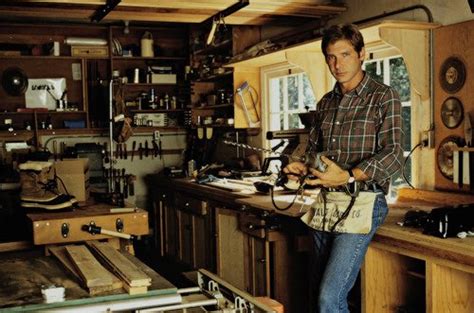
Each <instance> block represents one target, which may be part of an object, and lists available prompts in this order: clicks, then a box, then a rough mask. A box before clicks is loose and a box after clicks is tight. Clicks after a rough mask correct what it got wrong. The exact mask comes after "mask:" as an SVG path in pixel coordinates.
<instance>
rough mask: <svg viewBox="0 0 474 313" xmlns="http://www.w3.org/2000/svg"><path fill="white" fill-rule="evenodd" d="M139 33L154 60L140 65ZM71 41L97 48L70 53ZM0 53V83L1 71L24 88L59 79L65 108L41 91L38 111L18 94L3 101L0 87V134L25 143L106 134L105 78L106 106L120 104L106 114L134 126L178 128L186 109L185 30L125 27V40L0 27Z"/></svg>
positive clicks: (68, 30)
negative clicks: (70, 133)
mask: <svg viewBox="0 0 474 313" xmlns="http://www.w3.org/2000/svg"><path fill="white" fill-rule="evenodd" d="M145 32H149V33H150V34H151V36H152V37H153V45H152V50H153V51H152V52H153V53H154V55H153V56H149V57H142V56H141V51H140V48H141V47H140V45H141V39H142V37H143V35H144V34H145ZM72 41H75V42H76V44H74V43H71V42H72ZM78 41H79V42H80V41H82V42H84V41H89V42H90V41H94V42H97V41H100V42H101V43H102V44H103V45H99V46H95V45H94V46H84V45H77V42H78ZM0 45H1V48H0V72H1V73H2V80H5V79H6V76H5V75H3V74H4V73H5V70H6V69H9V68H18V69H20V70H21V71H23V72H24V73H25V75H26V77H27V78H28V79H30V80H31V79H47V78H50V79H58V78H64V79H65V81H66V87H65V90H67V92H65V93H64V99H65V100H67V103H63V102H59V101H56V100H62V99H60V98H61V96H62V94H60V95H58V94H55V93H54V92H49V93H47V92H46V91H45V92H44V95H43V96H44V97H46V98H48V97H52V98H51V99H49V100H50V102H51V101H53V102H52V103H53V104H52V105H51V104H49V105H47V106H44V107H41V106H42V105H40V103H42V102H40V100H39V99H38V100H37V103H35V102H34V101H33V102H32V101H28V102H27V101H26V98H25V95H24V93H20V94H19V95H11V94H10V93H8V92H7V91H6V89H5V84H2V86H3V87H2V88H0V99H1V100H0V106H1V108H2V115H4V116H5V120H6V122H7V123H6V124H5V121H2V123H1V124H0V131H6V130H7V129H9V128H10V129H13V130H15V131H20V130H21V131H23V130H25V131H26V132H28V131H27V130H26V129H30V133H29V135H30V137H33V136H34V135H38V134H39V135H41V134H42V129H44V133H45V134H47V133H48V130H49V129H53V130H55V131H56V130H60V129H68V128H72V129H84V130H85V131H87V130H91V129H93V128H107V127H108V111H109V108H108V107H109V82H110V80H111V78H112V77H119V78H120V79H116V82H117V83H116V84H114V95H113V96H114V99H115V100H120V101H115V102H116V103H115V105H114V108H113V109H114V113H117V114H118V113H122V112H123V113H125V114H126V115H128V116H131V117H135V116H138V118H136V119H134V120H135V121H136V125H137V126H154V127H173V128H176V127H180V126H182V125H183V119H184V117H183V115H184V108H185V107H186V105H187V104H188V103H189V101H190V89H189V84H187V83H186V82H185V79H184V71H185V70H184V69H185V66H186V64H188V58H189V53H188V49H187V47H188V29H187V27H186V26H183V25H180V26H163V27H132V26H131V27H129V31H128V33H125V32H124V28H123V27H116V26H89V25H65V24H51V25H43V24H41V25H36V24H0ZM136 72H137V75H135V73H136ZM164 72H166V73H170V74H172V75H171V76H172V77H173V78H174V80H173V81H170V80H169V79H170V75H168V76H167V75H163V73H164ZM154 74H156V75H155V77H154V78H152V76H153V75H154ZM135 76H137V81H134V79H135ZM163 77H164V78H163ZM163 79H164V80H163ZM118 82H120V84H119V83H118ZM43 87H44V86H43ZM43 87H40V88H43ZM44 88H49V89H51V87H48V86H46V87H44ZM53 98H54V99H53ZM139 99H140V101H139ZM121 100H123V101H121ZM139 102H140V105H139ZM27 103H28V104H27ZM56 104H57V105H56ZM38 107H40V108H39V109H38ZM148 129H150V128H148ZM11 133H13V132H11ZM5 134H8V132H5ZM26 134H27V135H28V133H26Z"/></svg>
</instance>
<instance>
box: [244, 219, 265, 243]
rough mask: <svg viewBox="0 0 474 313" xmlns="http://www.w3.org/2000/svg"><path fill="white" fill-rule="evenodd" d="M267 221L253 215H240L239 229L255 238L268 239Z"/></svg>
mask: <svg viewBox="0 0 474 313" xmlns="http://www.w3.org/2000/svg"><path fill="white" fill-rule="evenodd" d="M265 226H266V221H265V220H264V219H262V218H260V217H258V216H255V215H251V214H240V216H239V229H240V230H241V231H242V232H244V233H246V234H248V235H250V236H253V237H257V238H262V239H265V238H266V236H267V235H266V229H265Z"/></svg>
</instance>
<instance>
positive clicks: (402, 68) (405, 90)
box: [390, 57, 410, 101]
mask: <svg viewBox="0 0 474 313" xmlns="http://www.w3.org/2000/svg"><path fill="white" fill-rule="evenodd" d="M390 86H392V87H393V88H395V90H396V91H398V93H399V94H400V100H401V101H410V78H409V77H408V71H407V67H406V65H405V62H403V58H402V57H399V58H395V59H390Z"/></svg>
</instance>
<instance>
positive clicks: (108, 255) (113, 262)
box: [91, 242, 151, 287]
mask: <svg viewBox="0 0 474 313" xmlns="http://www.w3.org/2000/svg"><path fill="white" fill-rule="evenodd" d="M91 246H92V247H93V248H94V249H95V251H97V253H99V254H100V255H101V256H102V257H103V258H104V260H105V261H106V262H107V263H108V264H109V265H110V266H111V268H112V269H113V271H114V272H116V273H117V275H119V276H120V277H121V278H122V279H123V280H125V282H126V283H127V284H129V285H130V286H131V287H141V286H149V285H150V284H151V278H150V277H149V276H148V275H147V274H145V273H144V272H143V271H142V270H140V269H139V268H138V267H137V266H136V265H135V264H133V263H132V262H130V261H129V260H128V259H127V258H126V257H125V256H123V254H121V253H120V252H119V251H117V250H115V249H114V248H112V247H111V246H110V245H109V244H107V243H99V242H94V243H92V244H91Z"/></svg>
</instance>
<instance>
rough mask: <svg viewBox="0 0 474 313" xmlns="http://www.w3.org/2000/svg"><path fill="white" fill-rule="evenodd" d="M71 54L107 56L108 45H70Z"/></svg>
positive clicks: (74, 55) (77, 55) (76, 55)
mask: <svg viewBox="0 0 474 313" xmlns="http://www.w3.org/2000/svg"><path fill="white" fill-rule="evenodd" d="M71 56H73V57H91V58H95V57H108V56H109V47H108V46H71Z"/></svg>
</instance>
